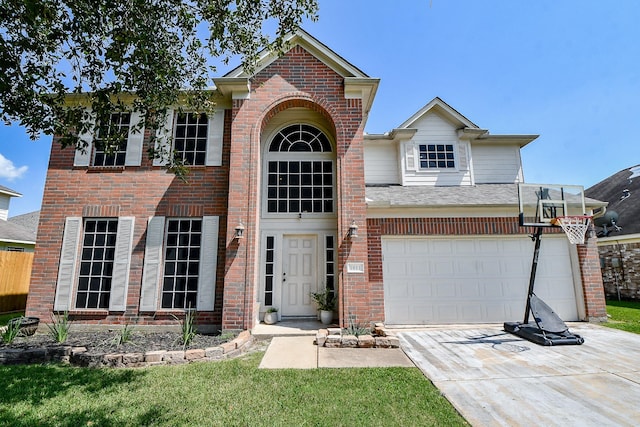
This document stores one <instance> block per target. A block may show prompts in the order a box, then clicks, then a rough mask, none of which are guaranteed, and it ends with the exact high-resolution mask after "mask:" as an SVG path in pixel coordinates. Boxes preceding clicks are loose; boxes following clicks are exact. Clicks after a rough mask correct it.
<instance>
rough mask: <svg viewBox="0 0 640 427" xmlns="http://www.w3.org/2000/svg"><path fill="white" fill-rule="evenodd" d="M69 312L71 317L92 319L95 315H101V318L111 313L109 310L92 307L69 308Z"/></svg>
mask: <svg viewBox="0 0 640 427" xmlns="http://www.w3.org/2000/svg"><path fill="white" fill-rule="evenodd" d="M67 314H68V315H69V316H71V317H74V318H83V319H90V318H95V317H99V318H103V317H106V316H108V315H109V314H110V312H109V310H102V309H98V310H96V309H92V310H69V311H68V312H67Z"/></svg>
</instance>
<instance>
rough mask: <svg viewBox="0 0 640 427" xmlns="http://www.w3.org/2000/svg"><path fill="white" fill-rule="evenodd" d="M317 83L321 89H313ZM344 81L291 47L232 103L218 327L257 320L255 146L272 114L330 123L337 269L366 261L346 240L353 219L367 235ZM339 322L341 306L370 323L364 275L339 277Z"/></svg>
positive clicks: (361, 246)
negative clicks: (297, 113) (312, 116)
mask: <svg viewBox="0 0 640 427" xmlns="http://www.w3.org/2000/svg"><path fill="white" fill-rule="evenodd" d="M319 79H320V80H321V81H322V84H321V85H319V84H318V81H319ZM343 84H344V79H343V78H342V77H341V76H339V75H338V74H337V73H336V72H335V71H333V70H331V69H330V68H329V67H328V66H326V65H325V64H324V63H322V62H321V61H319V60H318V59H317V58H315V57H314V56H312V55H311V54H309V53H308V52H307V51H305V50H304V49H302V48H301V47H299V46H297V47H294V48H293V49H292V50H291V51H290V52H289V53H287V55H285V56H284V57H282V58H280V59H278V60H277V61H275V62H274V63H272V64H271V65H269V66H268V67H266V68H265V69H264V70H262V71H261V72H259V73H258V74H256V75H255V76H254V77H253V78H252V79H251V88H252V90H251V94H250V97H249V99H245V100H236V101H234V105H233V111H232V117H233V127H232V131H231V132H232V134H233V138H232V142H231V165H230V168H231V170H232V171H235V170H242V171H244V173H242V174H233V173H232V174H231V176H230V182H229V211H228V218H227V229H228V230H229V231H228V232H227V242H228V244H230V245H229V246H228V249H227V254H226V255H227V260H231V259H233V262H228V266H227V269H226V274H225V293H224V309H223V325H225V326H226V327H228V328H230V329H247V328H250V327H252V326H253V323H252V322H253V319H255V317H256V316H255V313H254V312H253V310H254V304H253V302H254V301H256V300H257V292H258V280H259V278H258V271H259V265H258V261H259V259H260V257H259V254H258V248H259V247H260V245H259V240H258V239H259V235H258V232H257V230H258V229H259V221H260V199H259V197H260V191H259V188H260V184H259V180H260V157H259V153H260V142H261V135H262V131H263V129H264V128H265V127H266V126H267V124H268V123H269V121H270V120H271V119H272V118H273V117H275V116H276V115H277V114H278V113H280V112H283V111H285V110H287V109H289V108H305V109H307V110H309V111H313V112H316V113H319V114H320V115H322V116H323V117H325V118H326V119H327V120H328V122H329V123H332V124H333V127H334V132H335V134H334V135H332V136H333V137H334V138H335V140H336V148H337V152H336V157H337V158H336V162H337V165H336V176H337V183H336V196H337V198H336V210H337V212H338V224H337V229H338V236H341V237H339V238H338V240H339V242H338V248H339V251H338V265H339V271H342V270H343V268H342V267H343V266H344V265H345V263H346V262H349V261H350V260H357V261H359V262H364V263H365V264H366V261H367V247H366V241H365V240H354V241H351V240H348V239H346V238H345V236H346V232H347V230H348V228H349V224H351V222H352V221H356V223H358V224H361V232H362V234H365V235H366V225H365V224H366V222H365V218H366V205H365V197H364V175H363V174H362V171H363V170H364V152H363V150H364V147H363V132H364V129H363V117H362V105H361V102H360V100H354V99H345V95H344V87H343ZM240 223H242V224H244V225H245V227H246V229H247V232H246V238H245V239H243V240H242V241H241V242H239V243H238V244H237V247H236V246H235V245H233V229H234V228H235V226H236V225H237V224H240ZM338 280H339V282H340V283H341V286H340V287H339V296H338V298H339V307H340V310H341V313H340V319H345V316H344V314H345V313H344V311H345V310H346V309H345V307H349V312H350V314H352V315H355V316H356V317H357V318H358V319H359V320H360V319H361V321H369V320H370V315H369V306H370V302H369V299H370V298H369V296H368V295H363V294H362V292H358V289H361V288H362V287H364V286H365V284H366V274H365V275H359V276H351V275H350V276H348V277H345V276H344V275H342V276H340V277H339V279H338Z"/></svg>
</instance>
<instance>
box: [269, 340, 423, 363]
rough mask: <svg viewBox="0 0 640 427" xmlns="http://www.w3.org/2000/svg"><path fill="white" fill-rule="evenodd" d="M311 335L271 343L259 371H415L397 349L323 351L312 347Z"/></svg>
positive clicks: (314, 346)
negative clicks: (330, 369)
mask: <svg viewBox="0 0 640 427" xmlns="http://www.w3.org/2000/svg"><path fill="white" fill-rule="evenodd" d="M314 339H315V334H314V335H303V336H278V337H273V338H272V339H271V343H270V344H269V347H267V351H266V352H265V355H264V357H263V358H262V361H261V362H260V366H259V367H260V368H261V369H315V368H373V367H376V368H377V367H392V366H401V367H415V365H414V364H413V362H411V360H410V359H409V358H408V357H407V355H405V354H404V352H403V351H402V350H401V349H399V348H327V347H318V346H317V345H315V344H314V343H313V341H314Z"/></svg>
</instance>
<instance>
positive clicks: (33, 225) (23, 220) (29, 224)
mask: <svg viewBox="0 0 640 427" xmlns="http://www.w3.org/2000/svg"><path fill="white" fill-rule="evenodd" d="M7 221H9V222H10V223H12V224H16V225H19V226H20V227H22V228H25V229H26V230H29V231H31V232H32V233H33V234H34V236H35V235H37V234H38V223H39V222H40V211H33V212H29V213H26V214H22V215H16V216H13V217H11V218H9V219H8V220H7Z"/></svg>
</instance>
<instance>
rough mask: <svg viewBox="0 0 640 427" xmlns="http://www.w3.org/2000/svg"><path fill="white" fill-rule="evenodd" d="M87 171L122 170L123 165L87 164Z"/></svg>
mask: <svg viewBox="0 0 640 427" xmlns="http://www.w3.org/2000/svg"><path fill="white" fill-rule="evenodd" d="M87 171H88V172H122V171H124V166H89V167H88V168H87Z"/></svg>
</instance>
